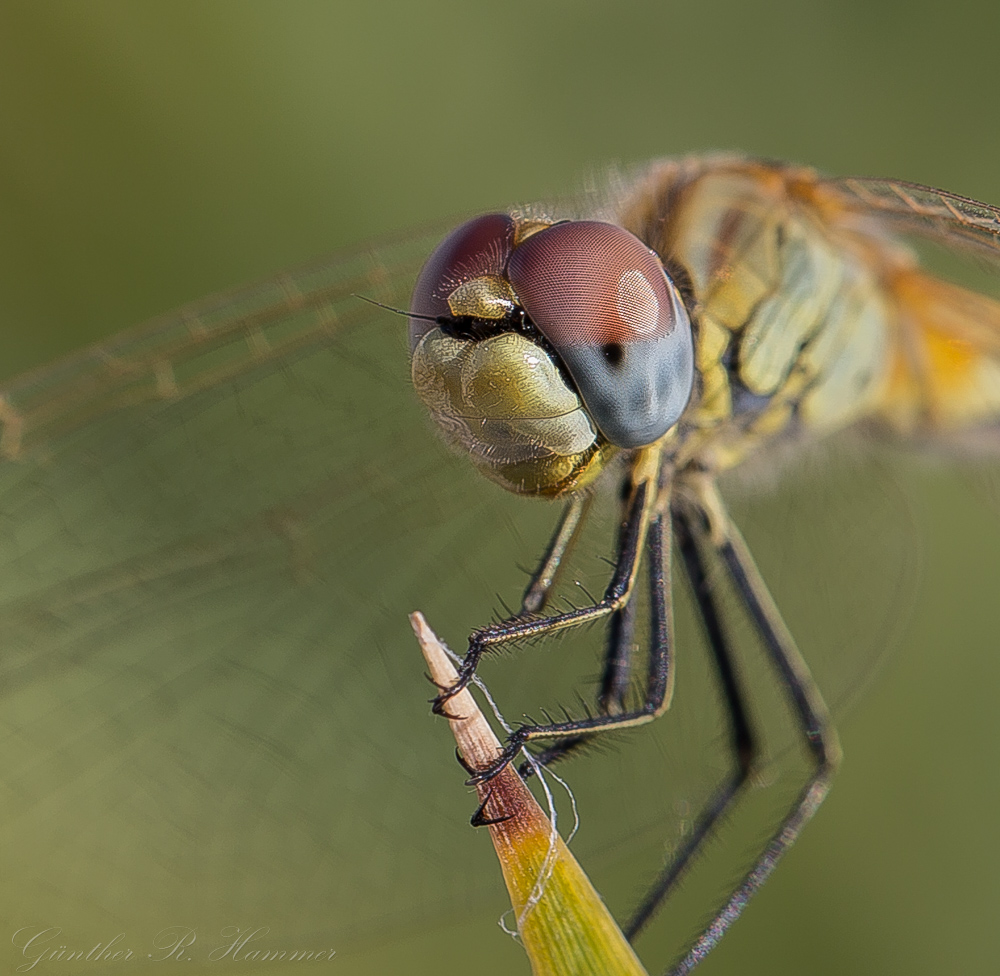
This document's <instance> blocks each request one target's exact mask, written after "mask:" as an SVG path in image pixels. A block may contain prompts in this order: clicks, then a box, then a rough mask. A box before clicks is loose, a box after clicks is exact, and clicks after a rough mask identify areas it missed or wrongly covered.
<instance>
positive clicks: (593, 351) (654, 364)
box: [507, 220, 694, 447]
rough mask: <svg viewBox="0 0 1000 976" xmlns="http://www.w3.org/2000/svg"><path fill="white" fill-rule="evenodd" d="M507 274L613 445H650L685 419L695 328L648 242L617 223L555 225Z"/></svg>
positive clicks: (514, 259) (532, 241)
mask: <svg viewBox="0 0 1000 976" xmlns="http://www.w3.org/2000/svg"><path fill="white" fill-rule="evenodd" d="M507 277H508V278H509V280H510V283H511V285H512V286H513V288H514V291H515V292H516V293H517V297H518V300H519V301H520V302H521V304H522V306H523V307H524V310H525V311H526V312H527V313H528V315H529V316H530V317H531V319H532V321H533V322H534V323H535V325H536V326H537V327H538V329H539V331H540V332H541V333H542V334H543V335H544V336H545V338H546V339H548V341H549V342H550V343H551V344H552V347H553V349H555V351H556V353H558V355H559V357H560V358H561V359H562V361H563V363H564V364H565V366H566V369H567V370H568V371H569V374H570V376H572V377H573V381H574V382H575V383H576V385H577V388H578V389H579V392H580V396H581V397H582V398H583V402H584V403H585V404H586V406H587V410H588V411H589V412H590V414H591V416H592V417H593V418H594V422H595V423H596V424H597V426H598V427H599V428H600V430H601V432H602V433H603V434H604V436H605V437H606V438H607V439H608V440H609V441H610V442H611V443H612V444H617V445H618V446H619V447H642V446H644V445H646V444H651V443H653V441H655V440H657V439H658V438H660V437H662V436H663V435H664V434H665V433H666V432H667V431H668V430H669V429H670V428H671V427H672V426H673V425H674V424H675V423H676V422H677V420H678V419H679V418H680V415H681V413H683V411H684V408H685V407H686V406H687V402H688V399H689V398H690V396H691V390H692V387H693V384H694V348H693V340H692V336H691V323H690V320H689V318H688V314H687V310H686V309H685V307H684V303H683V301H682V300H681V297H680V294H679V293H678V291H677V288H676V287H675V285H674V283H673V282H672V281H671V280H670V278H668V277H667V275H666V273H665V272H664V270H663V266H662V264H661V263H660V260H659V258H657V256H656V255H655V254H654V253H653V252H652V251H650V250H649V248H648V247H646V245H645V244H643V243H642V241H640V240H639V239H638V238H637V237H635V236H634V235H632V234H630V233H629V232H628V231H626V230H623V229H622V228H621V227H617V226H615V225H614V224H605V223H600V222H598V221H592V220H580V221H570V222H567V223H563V224H555V225H553V226H552V227H548V228H546V229H545V230H542V231H539V232H538V233H537V234H534V235H532V236H531V237H529V238H528V239H527V240H526V241H525V242H524V243H523V244H521V245H520V246H519V247H517V249H516V250H515V251H514V252H513V254H512V255H511V256H510V260H509V261H508V263H507Z"/></svg>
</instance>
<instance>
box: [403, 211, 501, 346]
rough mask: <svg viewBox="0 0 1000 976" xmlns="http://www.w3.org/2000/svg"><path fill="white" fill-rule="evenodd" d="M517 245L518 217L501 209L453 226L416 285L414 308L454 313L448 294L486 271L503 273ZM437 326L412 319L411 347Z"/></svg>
mask: <svg viewBox="0 0 1000 976" xmlns="http://www.w3.org/2000/svg"><path fill="white" fill-rule="evenodd" d="M513 248H514V221H513V220H512V219H511V218H510V217H509V216H508V215H507V214H501V213H494V214H484V215H483V216H482V217H475V218H473V219H472V220H470V221H467V222H466V223H464V224H462V226H461V227H457V228H456V229H455V230H453V231H452V232H451V233H450V234H449V235H448V236H447V237H446V238H445V239H444V240H443V241H442V242H441V243H440V244H439V245H438V246H437V248H436V249H435V250H434V253H433V254H432V255H431V256H430V258H428V260H427V263H426V264H425V265H424V267H423V270H422V271H421V272H420V277H419V278H418V279H417V284H416V286H415V287H414V289H413V298H412V300H411V301H410V310H411V311H413V312H415V313H416V314H417V315H427V316H430V317H431V318H432V319H434V318H437V317H438V316H439V315H448V314H450V309H449V306H448V296H449V295H450V294H451V293H452V292H453V291H455V289H456V288H458V287H459V286H460V285H462V284H464V283H465V282H467V281H469V280H471V279H473V278H478V277H480V276H482V275H502V274H503V273H504V268H505V267H506V265H507V259H508V258H509V257H510V254H511V251H512V250H513ZM433 328H435V325H434V322H433V321H428V320H426V319H415V318H411V319H410V349H411V351H412V350H413V349H414V348H415V347H416V345H417V343H418V342H419V341H420V340H421V339H422V338H423V336H424V335H425V334H426V333H428V332H430V330H431V329H433Z"/></svg>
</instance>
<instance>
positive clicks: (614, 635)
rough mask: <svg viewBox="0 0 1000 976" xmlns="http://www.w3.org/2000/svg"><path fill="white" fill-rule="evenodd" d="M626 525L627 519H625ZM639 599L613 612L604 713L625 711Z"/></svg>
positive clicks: (564, 750) (545, 760)
mask: <svg viewBox="0 0 1000 976" xmlns="http://www.w3.org/2000/svg"><path fill="white" fill-rule="evenodd" d="M627 486H628V482H627V481H626V482H624V483H623V486H622V488H623V490H622V505H623V506H627V504H628V492H627V491H626V490H625V489H626V488H627ZM623 527H624V519H623ZM635 607H636V605H635V602H634V601H632V600H629V601H628V603H626V604H625V605H624V606H622V607H619V608H618V609H617V610H615V611H614V613H612V615H611V620H610V623H609V625H608V642H607V648H606V650H605V654H604V666H603V669H602V672H601V684H600V689H599V691H598V694H597V709H598V711H599V712H600V714H602V715H612V714H617V713H619V712H622V711H624V710H625V696H626V694H627V693H628V689H629V684H630V682H631V678H632V657H633V646H634V636H635ZM590 738H591V736H590V735H578V736H568V737H565V738H561V739H557V740H556V741H555V742H553V743H552V744H551V745H549V746H546V747H545V748H544V749H541V750H539V751H538V752H536V753H535V754H534V761H533V763H528V762H525V763H522V764H521V766H520V767H519V769H518V772H519V773H520V774H521V775H522V776H523V777H528V776H531V775H532V774H533V773H534V769H535V767H537V766H549V765H551V764H552V763H556V762H559V761H561V760H563V759H566V758H567V757H569V756H571V755H573V754H574V753H576V752H577V751H579V749H580V747H581V746H583V745H584V744H585V743H586V742H587V741H588V740H589V739H590Z"/></svg>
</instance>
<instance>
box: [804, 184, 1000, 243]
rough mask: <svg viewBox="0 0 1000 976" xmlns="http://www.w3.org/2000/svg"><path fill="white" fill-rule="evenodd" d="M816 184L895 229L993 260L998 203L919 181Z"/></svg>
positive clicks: (999, 230)
mask: <svg viewBox="0 0 1000 976" xmlns="http://www.w3.org/2000/svg"><path fill="white" fill-rule="evenodd" d="M817 189H818V190H819V191H820V192H821V193H824V192H825V193H828V194H831V195H832V196H834V197H835V198H836V199H837V200H838V201H839V203H840V204H841V205H842V206H846V207H848V208H849V209H852V210H857V211H858V212H861V213H867V214H877V215H878V217H879V219H880V220H881V221H882V222H883V223H885V224H886V225H887V226H890V227H892V228H893V229H894V230H896V231H898V232H900V233H904V234H917V235H920V236H922V237H927V238H931V239H933V240H936V241H938V242H940V243H943V244H945V245H947V246H949V247H956V248H961V249H963V250H971V251H973V252H975V253H977V254H980V255H983V256H985V257H987V258H988V259H990V260H992V261H994V262H995V261H997V259H998V258H997V252H998V251H1000V208H997V207H994V206H991V205H990V204H988V203H981V202H980V201H978V200H972V199H970V198H969V197H963V196H959V195H958V194H956V193H949V192H948V191H947V190H937V189H935V188H934V187H931V186H923V185H922V184H920V183H907V182H905V181H903V180H886V179H875V178H871V177H858V176H854V177H847V178H842V179H832V180H820V181H819V182H818V184H817Z"/></svg>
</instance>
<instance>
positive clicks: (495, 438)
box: [411, 328, 608, 496]
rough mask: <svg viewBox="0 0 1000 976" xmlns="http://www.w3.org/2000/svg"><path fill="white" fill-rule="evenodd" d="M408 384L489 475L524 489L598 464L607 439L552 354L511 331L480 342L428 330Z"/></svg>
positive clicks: (560, 486) (580, 480) (563, 485)
mask: <svg viewBox="0 0 1000 976" xmlns="http://www.w3.org/2000/svg"><path fill="white" fill-rule="evenodd" d="M411 367H412V374H413V385H414V388H415V389H416V391H417V394H418V395H419V396H420V399H421V400H422V401H423V403H424V406H426V407H427V409H428V410H429V411H430V414H431V416H432V417H433V418H434V420H435V422H436V423H437V425H438V427H439V428H440V429H441V431H442V432H443V434H444V436H445V438H446V439H447V440H448V441H449V442H450V443H451V444H452V445H453V446H455V447H457V448H459V449H461V450H463V451H466V452H467V453H468V454H469V457H470V459H471V460H472V463H473V464H474V465H475V466H476V467H477V468H478V469H479V470H480V471H481V472H482V473H483V474H485V475H486V477H488V478H490V479H492V480H493V481H496V482H497V483H498V484H500V485H503V487H504V488H507V489H509V490H510V491H514V492H517V493H519V494H526V495H547V496H551V495H560V494H563V493H565V492H566V491H570V490H572V489H574V488H580V487H583V486H584V485H585V484H587V483H588V482H589V481H591V480H592V479H593V478H594V477H596V476H597V474H598V473H599V472H600V471H601V469H602V467H603V465H604V461H605V459H606V457H607V455H608V449H607V445H604V446H603V447H602V443H601V438H600V437H599V435H598V434H597V431H596V430H595V429H594V426H593V424H592V423H591V421H590V418H589V416H588V415H587V412H586V410H585V409H584V408H583V404H582V403H581V402H580V398H579V397H578V396H577V394H576V393H575V392H574V391H573V390H571V389H570V388H569V386H568V385H567V384H566V381H565V380H564V379H563V377H562V376H561V375H560V373H559V370H558V368H557V367H556V365H555V363H554V362H553V361H552V359H551V358H550V357H549V356H548V355H546V354H545V352H544V351H543V350H542V349H540V348H539V347H538V346H537V345H536V344H535V343H533V342H531V341H530V340H528V339H526V338H524V337H523V336H520V335H517V334H515V333H512V332H505V333H502V334H500V335H497V336H492V337H490V338H488V339H484V340H482V341H480V342H474V343H473V342H468V341H463V340H460V339H455V338H452V337H451V336H449V335H447V334H446V333H445V332H444V331H442V330H441V329H440V328H436V329H434V330H433V331H431V332H428V333H427V334H426V335H425V336H424V337H423V338H422V339H421V340H420V342H419V344H418V345H417V348H416V349H415V350H414V352H413V357H412V362H411Z"/></svg>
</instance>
